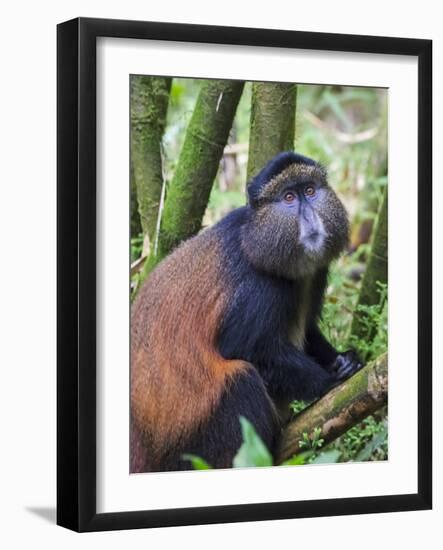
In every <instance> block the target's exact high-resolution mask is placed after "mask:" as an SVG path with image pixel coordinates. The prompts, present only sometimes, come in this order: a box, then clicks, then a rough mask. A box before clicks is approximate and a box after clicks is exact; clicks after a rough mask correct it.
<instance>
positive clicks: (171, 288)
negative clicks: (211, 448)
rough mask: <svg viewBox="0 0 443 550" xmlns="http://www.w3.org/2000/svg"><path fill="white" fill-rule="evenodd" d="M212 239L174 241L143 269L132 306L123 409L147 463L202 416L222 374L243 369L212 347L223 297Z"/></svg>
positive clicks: (216, 392)
mask: <svg viewBox="0 0 443 550" xmlns="http://www.w3.org/2000/svg"><path fill="white" fill-rule="evenodd" d="M197 241H198V242H197ZM218 246H219V245H218V243H217V240H216V239H215V238H214V237H210V236H209V234H208V233H207V232H204V236H202V235H197V236H196V237H194V238H193V239H191V240H189V241H187V242H185V243H184V244H182V245H181V246H180V247H179V248H178V249H177V250H176V251H175V252H174V253H173V254H172V255H170V256H169V257H167V258H166V259H165V260H164V261H163V262H162V263H161V264H160V265H159V266H158V267H157V268H156V269H155V270H154V271H153V272H152V273H151V275H150V277H149V279H148V280H147V281H146V282H145V284H144V285H143V287H142V289H141V290H140V292H139V294H138V296H137V298H136V300H135V302H134V304H133V306H132V314H131V416H132V421H133V422H135V423H136V425H137V427H138V428H139V430H140V431H141V432H142V433H143V435H144V437H145V438H146V442H147V444H148V445H149V450H148V454H149V464H150V466H151V467H153V468H155V465H156V464H159V462H160V461H161V459H162V457H163V456H164V455H165V454H166V453H167V452H168V451H169V450H170V449H173V448H174V446H176V445H177V444H178V443H179V442H180V441H182V440H185V439H186V438H187V437H188V436H189V434H190V431H192V429H196V428H197V427H198V425H199V424H200V423H201V422H203V421H205V420H207V419H208V418H209V417H210V415H211V412H212V411H213V410H214V408H215V407H216V405H217V404H218V402H219V400H220V397H221V393H222V390H223V388H224V387H225V386H226V382H227V378H229V377H231V376H233V375H234V374H235V373H236V372H238V371H239V370H242V369H245V368H248V364H247V363H245V362H243V361H232V360H225V359H223V357H221V355H219V354H218V353H217V352H216V342H215V339H216V335H217V329H218V320H219V319H220V318H221V317H222V311H223V309H224V308H225V304H226V303H227V300H228V299H229V296H227V295H226V291H225V290H222V289H223V286H222V284H221V281H220V277H221V273H220V268H219V266H220V257H218V258H217V256H219V248H218ZM171 405H172V407H171Z"/></svg>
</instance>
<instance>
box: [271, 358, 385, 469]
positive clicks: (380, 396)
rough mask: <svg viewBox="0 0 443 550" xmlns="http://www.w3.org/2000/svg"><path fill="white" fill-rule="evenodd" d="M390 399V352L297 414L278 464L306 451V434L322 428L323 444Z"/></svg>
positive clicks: (282, 442)
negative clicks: (304, 444) (302, 444)
mask: <svg viewBox="0 0 443 550" xmlns="http://www.w3.org/2000/svg"><path fill="white" fill-rule="evenodd" d="M387 400H388V356H387V353H385V354H383V355H381V356H380V357H378V358H377V359H376V360H375V361H371V362H370V363H368V364H367V365H366V366H365V367H364V368H362V369H361V370H360V371H359V372H357V373H356V374H355V375H354V376H352V377H351V378H349V379H348V380H345V381H344V382H343V383H342V384H340V386H337V387H336V388H334V389H333V390H331V391H330V392H329V393H327V394H326V395H325V396H323V397H322V398H321V399H319V400H318V401H316V402H315V403H312V405H310V406H309V407H307V408H306V409H304V410H303V411H302V412H301V413H300V414H298V415H297V416H296V417H295V418H294V420H292V421H290V422H289V424H288V425H287V426H286V428H285V429H284V431H283V434H282V437H281V440H280V445H279V448H278V451H277V461H276V462H277V464H281V463H282V462H283V461H285V460H288V459H289V458H291V457H292V456H294V455H296V454H299V453H301V452H302V451H303V449H301V448H300V445H299V442H300V441H302V439H303V434H304V433H307V434H309V435H310V434H311V433H312V432H313V431H314V428H317V427H320V428H321V438H322V439H323V440H324V444H327V443H330V442H331V441H333V440H334V439H336V438H337V437H339V436H340V435H342V434H343V433H345V432H346V431H347V430H349V429H350V428H352V426H355V424H358V423H359V422H361V421H362V420H363V419H364V418H366V417H367V416H369V415H370V414H372V413H374V412H375V411H376V410H377V409H379V408H381V407H383V405H385V404H386V403H387Z"/></svg>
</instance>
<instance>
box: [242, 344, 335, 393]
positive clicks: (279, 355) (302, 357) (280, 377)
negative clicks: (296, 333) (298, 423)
mask: <svg viewBox="0 0 443 550" xmlns="http://www.w3.org/2000/svg"><path fill="white" fill-rule="evenodd" d="M269 351H270V353H269V354H266V355H267V357H263V356H262V357H252V358H251V359H250V361H251V362H252V363H253V364H254V365H255V366H256V367H257V369H258V370H259V372H260V374H261V376H262V377H263V380H264V381H265V383H266V385H267V388H268V391H269V393H270V394H271V396H273V397H274V398H283V399H286V398H289V399H305V400H309V401H310V400H312V399H315V398H316V397H320V396H322V395H324V394H325V393H327V392H328V391H329V390H330V389H331V388H332V387H333V386H335V385H336V384H337V383H338V373H337V372H336V371H334V372H332V371H331V372H328V371H326V370H325V369H324V368H322V367H321V366H320V365H319V364H318V363H317V362H316V361H315V359H313V358H312V357H309V355H307V354H306V353H304V352H303V351H300V350H298V349H297V348H296V347H294V346H293V345H292V344H290V343H284V344H281V343H280V344H279V345H278V347H276V348H274V349H273V348H272V347H270V348H269Z"/></svg>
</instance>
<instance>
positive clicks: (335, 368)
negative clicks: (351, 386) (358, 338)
mask: <svg viewBox="0 0 443 550" xmlns="http://www.w3.org/2000/svg"><path fill="white" fill-rule="evenodd" d="M362 367H363V364H362V362H361V361H360V359H359V358H358V355H357V354H356V352H355V351H354V350H353V349H349V350H348V351H344V352H343V353H339V354H338V355H337V357H336V358H335V361H334V362H333V363H332V365H331V367H330V372H331V374H334V375H335V380H336V382H337V383H341V382H343V380H346V379H347V378H349V377H351V376H352V375H353V374H354V373H356V372H357V371H358V370H360V369H361V368H362Z"/></svg>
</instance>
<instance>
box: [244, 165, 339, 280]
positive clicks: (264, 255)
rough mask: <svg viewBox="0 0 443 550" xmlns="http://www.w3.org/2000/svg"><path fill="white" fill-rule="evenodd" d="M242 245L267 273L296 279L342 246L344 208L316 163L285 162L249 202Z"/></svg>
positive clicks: (252, 259)
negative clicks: (276, 174) (285, 167)
mask: <svg viewBox="0 0 443 550" xmlns="http://www.w3.org/2000/svg"><path fill="white" fill-rule="evenodd" d="M248 226H249V227H248V228H247V229H245V236H246V234H247V235H248V237H247V238H246V239H244V240H243V248H244V250H245V253H246V254H247V255H248V257H249V258H250V259H251V261H253V263H254V264H255V265H256V266H257V267H260V269H263V270H265V271H268V272H272V273H274V274H277V275H280V276H285V277H290V278H297V277H300V276H305V275H309V274H312V273H313V272H315V271H316V270H317V269H318V268H321V267H325V266H327V265H328V264H329V263H330V262H331V261H332V260H333V259H334V258H336V257H337V256H338V255H339V254H340V252H341V251H342V250H343V249H344V247H345V246H346V243H347V240H348V220H347V215H346V211H345V209H344V207H343V205H342V203H341V202H340V200H339V199H338V197H337V196H336V194H335V193H334V191H333V190H332V189H331V188H330V187H329V185H328V184H327V181H326V174H325V172H324V170H323V169H321V168H320V167H319V166H318V165H315V166H307V165H299V164H297V165H295V166H290V167H289V169H287V170H286V171H285V172H283V173H281V174H279V175H278V176H277V177H276V178H274V179H273V180H271V181H270V182H269V183H268V184H267V185H265V186H263V188H262V190H261V192H260V196H259V197H258V200H256V201H255V202H254V203H253V204H251V218H250V223H249V224H248Z"/></svg>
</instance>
